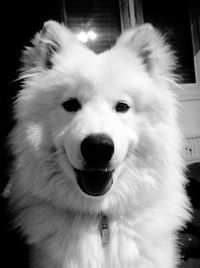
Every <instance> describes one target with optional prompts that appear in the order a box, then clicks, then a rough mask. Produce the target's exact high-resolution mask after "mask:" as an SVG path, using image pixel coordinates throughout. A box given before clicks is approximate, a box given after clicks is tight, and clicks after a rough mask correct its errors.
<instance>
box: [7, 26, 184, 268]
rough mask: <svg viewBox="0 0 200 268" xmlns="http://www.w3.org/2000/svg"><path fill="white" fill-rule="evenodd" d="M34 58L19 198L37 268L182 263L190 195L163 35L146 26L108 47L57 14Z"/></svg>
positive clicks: (20, 124)
mask: <svg viewBox="0 0 200 268" xmlns="http://www.w3.org/2000/svg"><path fill="white" fill-rule="evenodd" d="M23 62H24V65H23V70H22V75H21V77H20V78H21V79H22V80H23V86H22V90H21V91H20V92H19V94H18V97H17V101H16V105H15V115H16V121H17V124H16V127H15V129H14V130H13V132H12V134H11V137H10V140H11V144H12V150H13V153H14V155H15V158H16V161H15V163H14V167H13V173H12V178H11V181H10V192H11V193H10V207H11V208H13V209H14V210H15V212H16V214H17V216H16V218H15V222H14V224H15V226H17V227H19V228H20V229H21V230H22V232H23V233H24V234H25V236H26V237H27V243H28V244H30V245H31V246H32V252H33V255H32V261H31V263H32V266H31V267H35V268H131V267H133V268H174V267H176V265H177V263H178V260H179V252H178V247H177V232H178V230H179V229H180V228H182V227H183V226H184V224H185V222H186V220H188V219H189V212H188V211H189V202H188V199H187V196H186V194H185V189H184V187H185V183H186V180H185V178H184V174H183V167H184V165H183V161H182V158H181V144H182V138H181V135H180V132H179V129H178V126H177V101H176V94H175V93H174V92H173V90H172V89H171V87H172V84H173V83H174V82H173V81H174V79H175V77H174V75H173V69H174V67H175V61H174V57H173V53H172V52H171V51H170V48H169V46H168V45H167V44H166V43H165V41H164V39H163V37H162V36H161V35H160V33H159V32H158V31H157V30H155V29H154V28H153V27H152V26H151V25H143V26H140V27H138V28H135V29H134V30H130V31H127V32H125V33H124V34H122V36H121V37H120V38H119V39H118V41H117V43H116V45H115V46H114V47H113V48H112V49H110V50H108V51H105V52H104V53H101V54H99V55H97V54H95V53H93V52H92V51H90V50H89V49H88V48H87V47H85V46H84V45H83V44H81V43H80V42H79V41H78V40H76V38H75V37H74V35H73V34H72V33H71V32H70V31H69V30H68V29H66V28H65V27H64V25H61V24H59V23H57V22H54V21H48V22H46V23H45V25H44V28H43V30H42V31H41V32H40V33H39V34H37V35H36V37H35V39H34V41H33V47H31V48H27V49H26V51H25V53H24V57H23Z"/></svg>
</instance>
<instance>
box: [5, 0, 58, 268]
mask: <svg viewBox="0 0 200 268" xmlns="http://www.w3.org/2000/svg"><path fill="white" fill-rule="evenodd" d="M59 4H60V2H59V1H55V0H48V1H47V0H40V1H38V0H34V1H29V0H27V1H25V0H19V1H14V0H13V1H12V0H11V1H2V2H1V4H0V11H1V28H0V32H1V33H0V34H1V45H2V46H1V47H2V48H1V74H2V78H1V90H0V120H1V125H0V193H1V194H2V191H3V189H4V187H5V186H6V183H7V181H8V174H9V164H10V160H11V156H10V153H9V150H8V146H7V145H6V142H7V136H8V133H9V132H10V130H11V129H12V127H13V124H14V121H13V119H12V117H13V116H12V104H13V101H14V97H15V95H16V92H17V91H18V90H19V82H16V81H15V80H16V78H17V77H18V73H19V72H18V70H19V67H20V56H21V53H22V50H23V48H24V46H28V45H30V39H32V37H33V36H34V34H35V33H36V32H37V31H39V30H40V29H41V28H42V26H43V23H44V21H46V20H48V19H55V20H58V21H61V18H62V14H61V9H60V5H59ZM22 139H23V137H22ZM6 205H7V200H6V199H4V198H2V196H1V197H0V244H1V249H0V267H2V268H11V267H12V268H13V267H20V268H23V267H26V268H27V267H28V264H27V256H28V254H27V253H28V250H27V247H25V245H24V243H23V238H22V237H21V236H19V235H18V234H17V232H16V231H14V230H12V228H11V225H10V224H9V219H8V215H7V212H6Z"/></svg>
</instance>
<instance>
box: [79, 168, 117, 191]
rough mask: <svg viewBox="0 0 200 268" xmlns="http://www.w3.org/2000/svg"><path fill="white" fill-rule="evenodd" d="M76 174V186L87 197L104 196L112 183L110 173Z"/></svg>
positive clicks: (91, 172)
mask: <svg viewBox="0 0 200 268" xmlns="http://www.w3.org/2000/svg"><path fill="white" fill-rule="evenodd" d="M77 173H78V184H79V186H80V188H81V190H82V191H83V192H85V193H86V194H88V195H95V196H97V195H104V194H105V193H107V192H108V191H109V190H110V188H111V186H112V183H113V180H112V171H80V170H77Z"/></svg>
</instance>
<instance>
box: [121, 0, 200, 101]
mask: <svg viewBox="0 0 200 268" xmlns="http://www.w3.org/2000/svg"><path fill="white" fill-rule="evenodd" d="M123 2H124V3H125V2H126V5H127V7H126V8H125V9H126V12H129V14H130V16H129V22H127V21H126V24H127V25H128V27H130V26H134V25H135V24H141V23H144V22H150V23H152V24H153V25H154V26H155V27H157V28H159V29H160V30H161V32H163V33H166V34H167V37H168V41H169V43H170V44H171V45H172V47H173V49H174V50H175V51H176V53H177V56H178V59H179V68H178V72H179V73H180V74H181V77H182V84H183V88H184V89H185V93H184V94H183V96H182V99H183V100H189V99H193V98H194V99H196V98H198V99H200V10H199V2H198V0H162V1H160V0H154V1H149V0H127V1H126V0H123ZM124 13H125V12H124Z"/></svg>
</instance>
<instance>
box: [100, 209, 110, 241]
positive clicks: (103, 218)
mask: <svg viewBox="0 0 200 268" xmlns="http://www.w3.org/2000/svg"><path fill="white" fill-rule="evenodd" d="M100 235H101V241H102V244H103V245H106V244H108V243H109V240H110V232H109V220H108V216H107V215H106V214H104V213H101V214H100Z"/></svg>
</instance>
